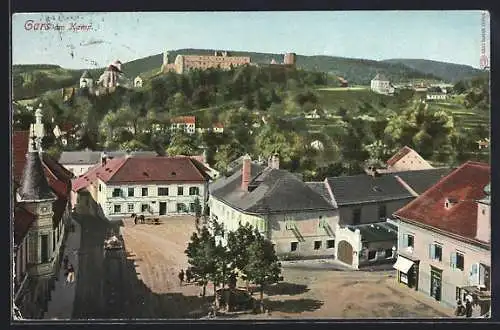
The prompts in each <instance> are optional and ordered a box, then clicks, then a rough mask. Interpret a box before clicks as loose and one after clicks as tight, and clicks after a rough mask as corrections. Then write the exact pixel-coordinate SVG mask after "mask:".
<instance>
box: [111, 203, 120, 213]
mask: <svg viewBox="0 0 500 330" xmlns="http://www.w3.org/2000/svg"><path fill="white" fill-rule="evenodd" d="M121 211H122V206H121V205H120V204H115V205H114V206H113V212H114V213H120V212H121Z"/></svg>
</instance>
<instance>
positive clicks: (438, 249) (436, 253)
mask: <svg viewBox="0 0 500 330" xmlns="http://www.w3.org/2000/svg"><path fill="white" fill-rule="evenodd" d="M429 252H430V254H429V256H430V258H431V259H432V260H436V261H441V260H442V256H443V255H442V254H443V247H442V246H441V245H440V244H437V243H433V244H431V245H430V251H429Z"/></svg>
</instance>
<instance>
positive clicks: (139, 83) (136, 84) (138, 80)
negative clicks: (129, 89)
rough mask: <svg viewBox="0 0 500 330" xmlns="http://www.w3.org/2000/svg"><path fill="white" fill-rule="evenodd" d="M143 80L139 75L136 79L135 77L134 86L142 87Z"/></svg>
mask: <svg viewBox="0 0 500 330" xmlns="http://www.w3.org/2000/svg"><path fill="white" fill-rule="evenodd" d="M142 82H143V81H142V78H141V77H139V76H137V77H135V79H134V87H136V88H141V87H142Z"/></svg>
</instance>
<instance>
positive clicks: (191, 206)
mask: <svg viewBox="0 0 500 330" xmlns="http://www.w3.org/2000/svg"><path fill="white" fill-rule="evenodd" d="M189 212H196V204H194V203H190V204H189Z"/></svg>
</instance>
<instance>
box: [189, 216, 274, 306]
mask: <svg viewBox="0 0 500 330" xmlns="http://www.w3.org/2000/svg"><path fill="white" fill-rule="evenodd" d="M225 238H226V239H225ZM185 253H186V255H187V257H188V262H189V265H190V266H189V271H190V273H191V274H192V277H193V279H194V281H195V283H196V284H197V285H199V286H201V287H202V288H203V291H202V295H203V296H205V294H206V287H207V285H208V284H209V283H212V284H213V288H214V300H215V304H216V306H217V307H218V306H219V301H218V294H217V290H218V288H222V289H224V288H225V287H226V285H227V287H228V288H229V290H228V291H227V292H229V295H228V297H226V300H225V301H226V302H227V308H228V309H229V310H231V309H232V303H231V290H233V289H235V287H236V283H237V280H238V278H241V279H243V280H245V281H246V283H247V288H248V283H253V284H255V285H257V286H258V287H259V292H260V308H261V311H263V310H264V304H263V299H264V290H265V288H266V286H268V285H272V284H274V283H277V282H279V281H282V280H283V277H282V276H281V264H280V262H279V261H278V258H277V256H276V252H275V250H274V246H273V244H272V243H271V241H269V240H268V239H266V238H265V237H264V236H263V235H262V234H261V233H260V232H259V231H258V230H257V229H254V228H253V227H252V226H251V225H250V224H248V223H246V224H245V225H241V224H240V226H239V227H238V229H237V230H236V231H229V232H227V233H224V228H223V226H222V225H221V224H219V223H217V221H214V220H211V221H209V223H208V224H207V225H204V226H202V227H201V228H200V229H199V230H198V232H194V233H193V235H192V236H191V240H190V242H189V243H188V247H187V249H186V251H185Z"/></svg>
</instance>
